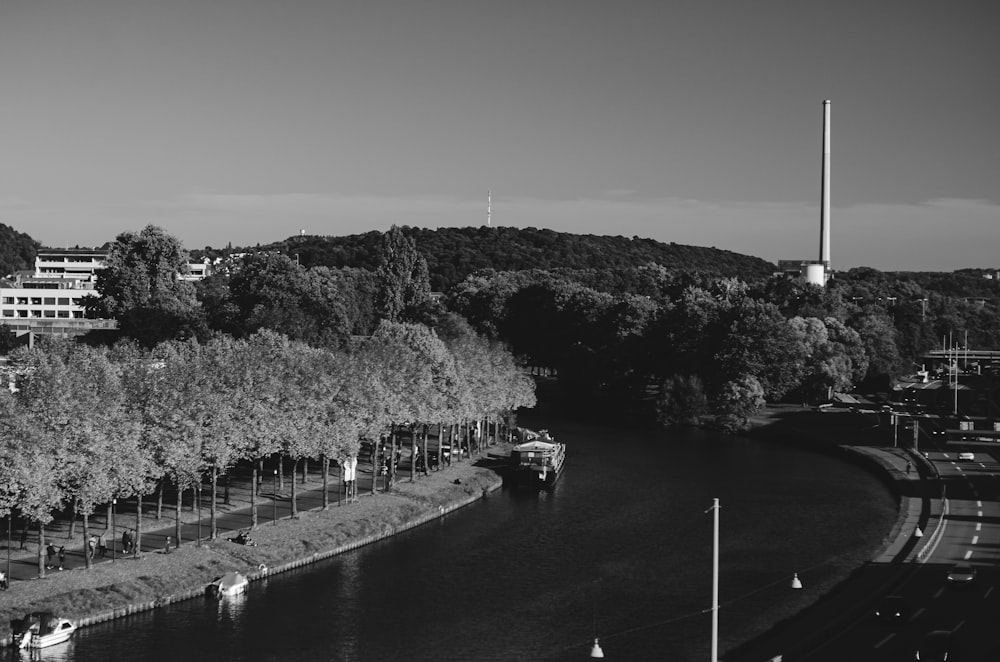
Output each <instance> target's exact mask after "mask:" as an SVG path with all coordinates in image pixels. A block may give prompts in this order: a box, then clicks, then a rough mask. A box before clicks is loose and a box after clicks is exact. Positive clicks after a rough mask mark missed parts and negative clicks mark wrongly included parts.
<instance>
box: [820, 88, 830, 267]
mask: <svg viewBox="0 0 1000 662" xmlns="http://www.w3.org/2000/svg"><path fill="white" fill-rule="evenodd" d="M821 198H822V202H821V203H820V205H821V209H820V212H819V259H820V260H822V262H823V266H824V267H826V268H827V269H829V268H830V100H829V99H826V100H824V101H823V189H822V192H821Z"/></svg>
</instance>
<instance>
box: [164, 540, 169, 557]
mask: <svg viewBox="0 0 1000 662" xmlns="http://www.w3.org/2000/svg"><path fill="white" fill-rule="evenodd" d="M164 551H166V553H167V554H169V553H170V536H167V546H166V547H164Z"/></svg>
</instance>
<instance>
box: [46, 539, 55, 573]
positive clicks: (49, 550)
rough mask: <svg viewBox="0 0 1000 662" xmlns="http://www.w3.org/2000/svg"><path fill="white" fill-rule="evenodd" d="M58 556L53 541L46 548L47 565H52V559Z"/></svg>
mask: <svg viewBox="0 0 1000 662" xmlns="http://www.w3.org/2000/svg"><path fill="white" fill-rule="evenodd" d="M55 557H56V547H55V545H53V544H52V543H49V545H48V547H46V548H45V567H46V568H51V567H52V560H53V559H54V558H55Z"/></svg>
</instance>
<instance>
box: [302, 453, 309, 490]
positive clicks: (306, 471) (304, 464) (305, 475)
mask: <svg viewBox="0 0 1000 662" xmlns="http://www.w3.org/2000/svg"><path fill="white" fill-rule="evenodd" d="M308 477H309V458H308V457H304V458H302V484H303V485H305V484H306V479H307V478H308Z"/></svg>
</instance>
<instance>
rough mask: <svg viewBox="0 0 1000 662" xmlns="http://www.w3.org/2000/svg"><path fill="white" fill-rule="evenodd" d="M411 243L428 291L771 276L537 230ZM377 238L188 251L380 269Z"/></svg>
mask: <svg viewBox="0 0 1000 662" xmlns="http://www.w3.org/2000/svg"><path fill="white" fill-rule="evenodd" d="M399 229H400V231H401V232H402V233H403V236H405V237H406V238H407V239H412V240H413V241H414V242H416V246H417V251H418V252H419V253H420V255H421V256H422V257H423V258H424V259H425V260H426V261H427V270H428V273H429V274H430V285H431V289H432V290H436V291H439V292H446V291H448V290H449V289H451V288H452V287H454V286H455V285H456V284H458V283H459V282H461V281H462V280H463V279H465V277H466V276H468V275H469V274H471V273H473V272H475V271H477V270H480V269H495V270H497V271H521V270H525V269H544V270H552V269H568V270H594V269H628V268H631V267H634V266H637V265H643V264H658V265H661V266H663V267H666V268H668V269H673V270H678V271H697V272H704V273H709V274H714V275H717V276H740V277H743V278H751V277H766V276H769V275H770V274H771V273H772V272H773V271H774V269H775V267H774V265H773V264H771V263H770V262H767V261H766V260H762V259H760V258H756V257H751V256H749V255H742V254H740V253H734V252H732V251H726V250H721V249H718V248H702V247H698V246H685V245H681V244H674V243H669V244H665V243H662V242H659V241H654V240H652V239H641V238H639V237H633V238H631V239H629V238H627V237H620V236H596V235H579V234H569V233H565V232H554V231H552V230H544V229H543V230H540V229H536V228H523V229H519V228H512V227H485V226H483V227H465V228H438V229H428V228H414V227H408V226H402V227H401V228H399ZM382 234H383V233H381V232H367V233H365V234H358V235H350V236H346V237H320V236H313V235H309V236H302V237H290V238H289V239H286V240H285V241H280V242H275V243H272V244H267V245H263V246H255V247H253V248H236V249H233V248H228V249H226V250H222V251H220V250H215V249H211V248H205V249H204V250H201V251H192V255H193V256H194V257H196V258H198V259H200V258H201V257H203V256H207V257H212V258H214V257H219V256H222V255H224V254H227V253H233V252H235V253H241V252H250V251H278V252H281V253H286V254H288V255H293V254H294V255H297V256H298V260H299V261H300V263H301V264H302V265H303V266H307V267H315V266H324V267H330V268H337V269H340V268H343V267H358V268H363V269H368V270H369V271H374V270H375V269H376V268H377V267H378V261H379V248H380V247H381V245H382Z"/></svg>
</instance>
